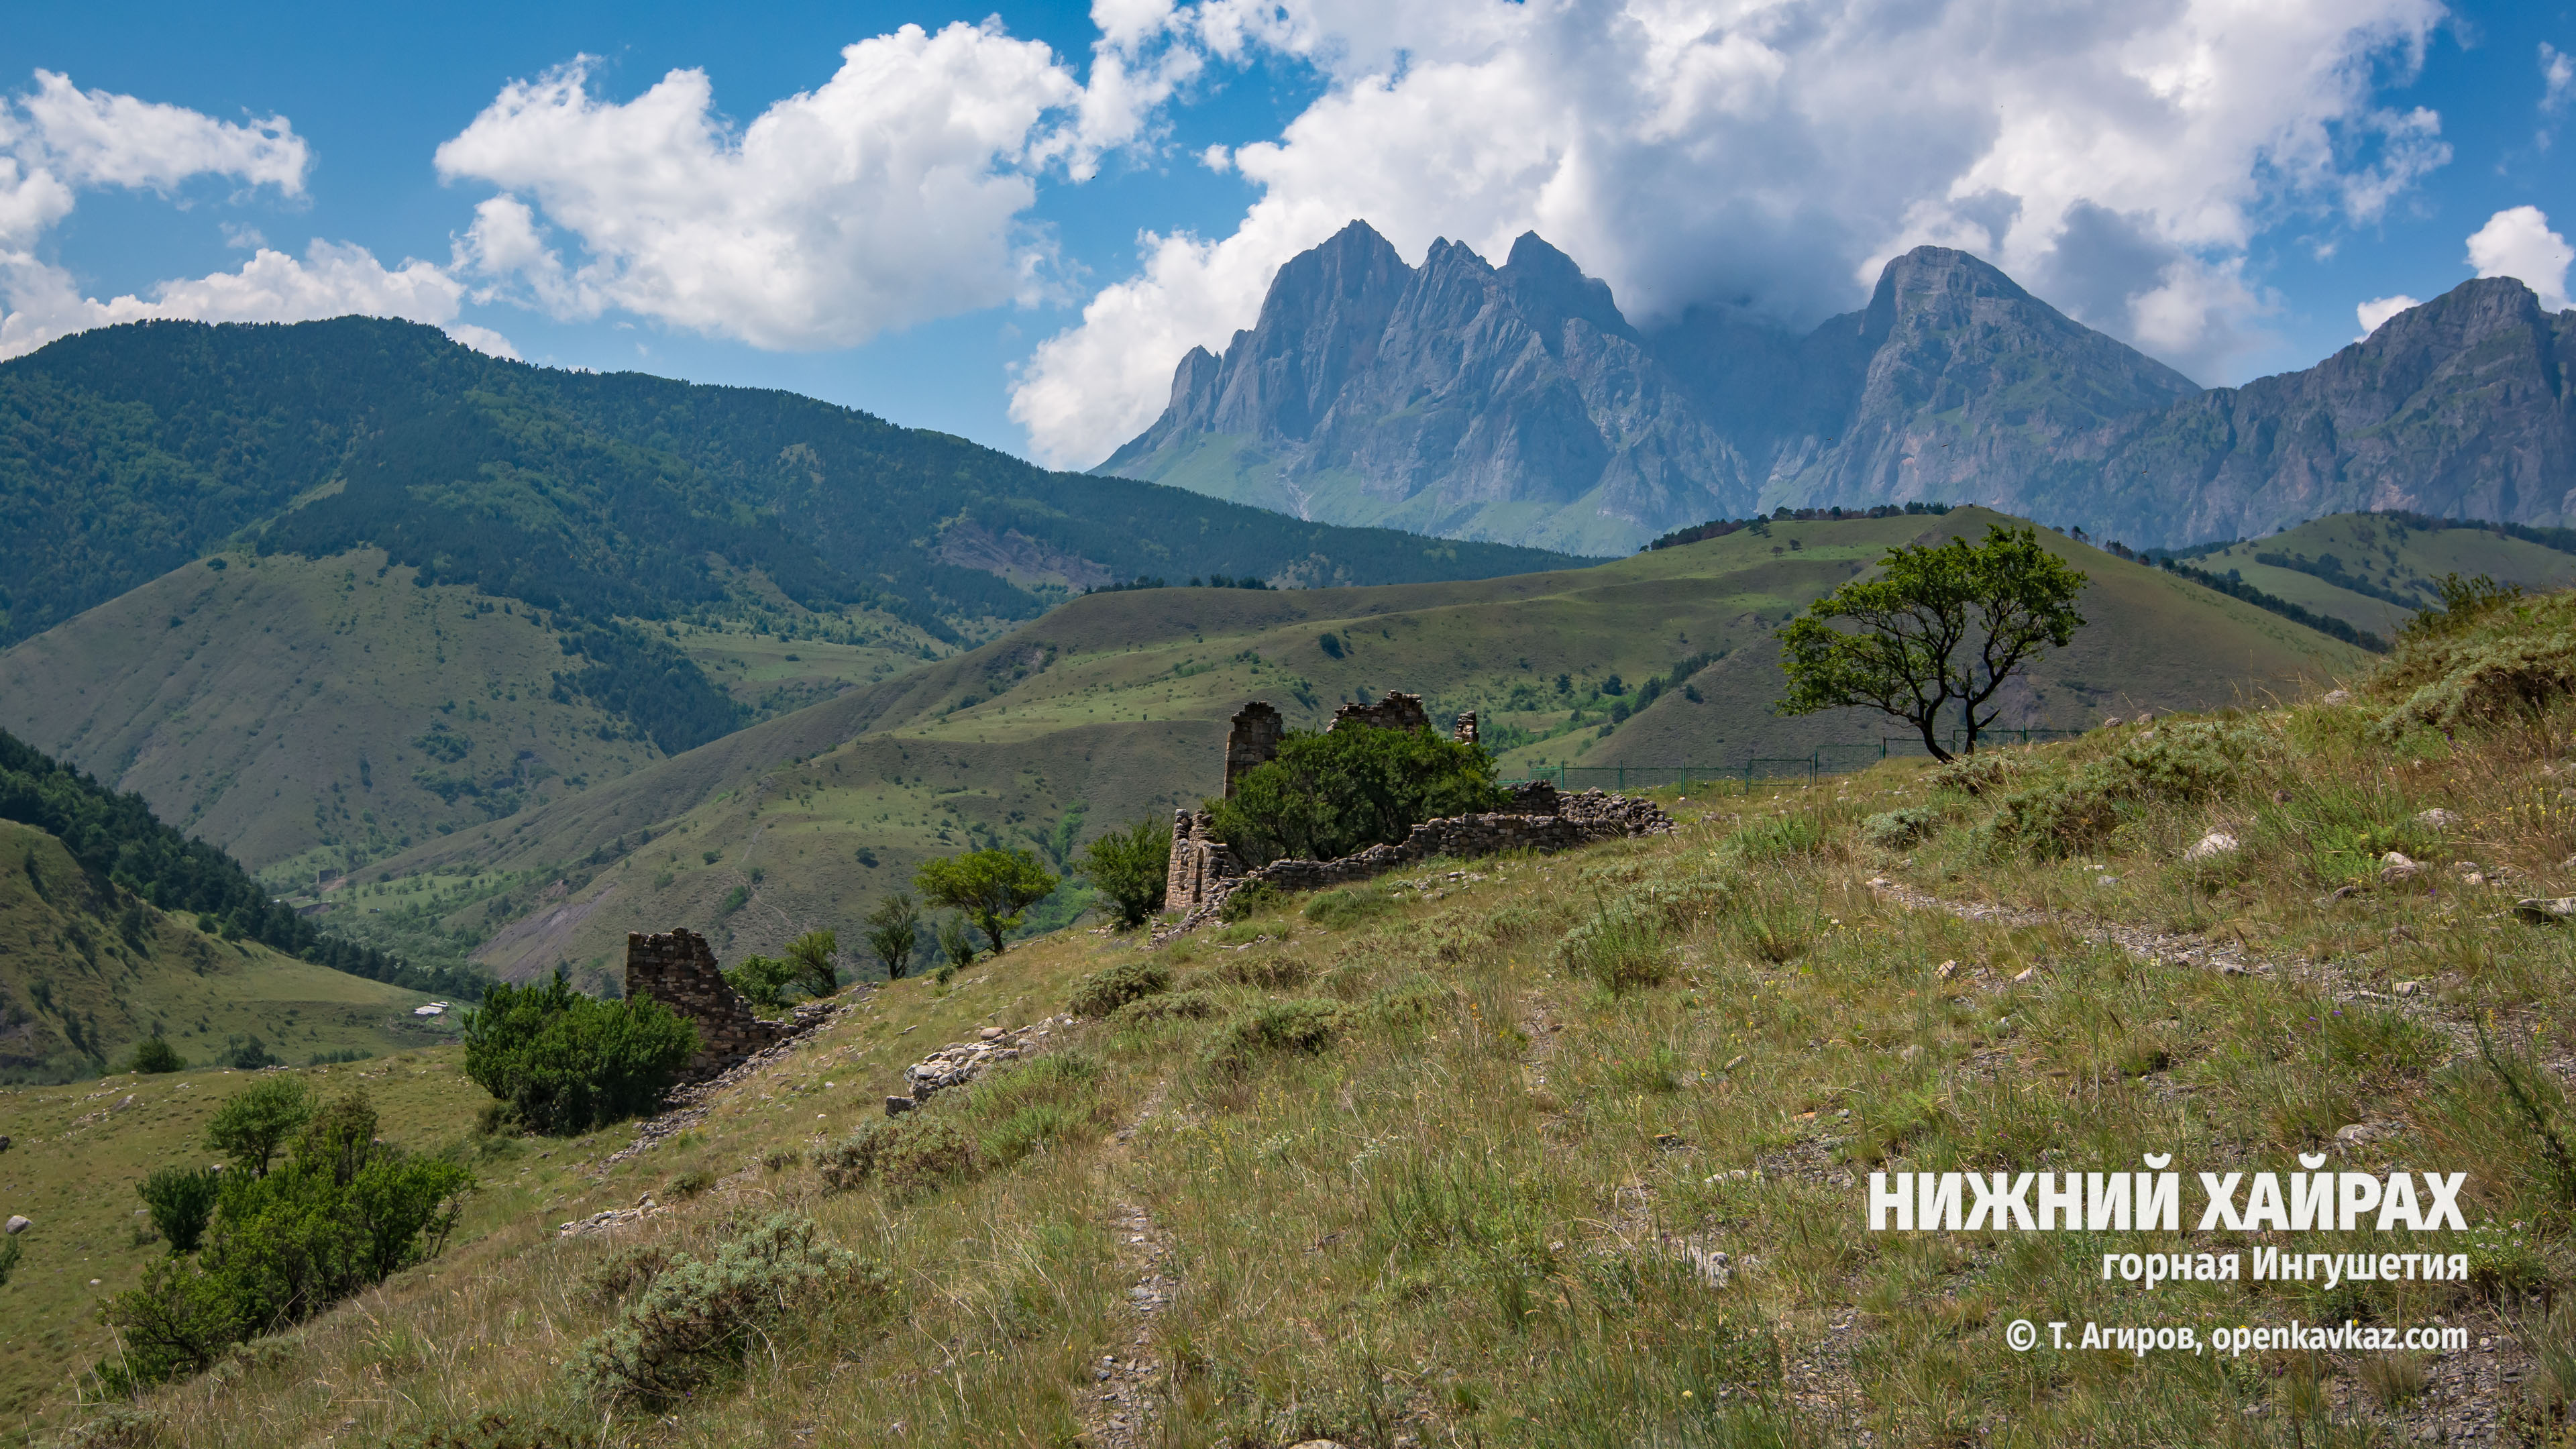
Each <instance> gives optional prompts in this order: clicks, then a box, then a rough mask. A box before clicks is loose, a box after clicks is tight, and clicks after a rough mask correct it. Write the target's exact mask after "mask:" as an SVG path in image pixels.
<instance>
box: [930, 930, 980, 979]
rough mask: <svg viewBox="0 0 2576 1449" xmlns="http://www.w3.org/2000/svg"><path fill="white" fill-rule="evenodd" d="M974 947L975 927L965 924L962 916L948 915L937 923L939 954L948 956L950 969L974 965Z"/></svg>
mask: <svg viewBox="0 0 2576 1449" xmlns="http://www.w3.org/2000/svg"><path fill="white" fill-rule="evenodd" d="M975 949H976V948H975V928H974V927H972V926H970V925H967V924H966V918H965V917H964V916H950V917H949V918H948V919H946V920H944V921H941V922H940V923H939V954H940V955H942V956H945V957H947V958H948V966H949V969H950V970H955V969H956V968H957V967H960V966H972V965H974V964H975ZM942 979H943V980H944V979H946V978H944V977H943V978H942Z"/></svg>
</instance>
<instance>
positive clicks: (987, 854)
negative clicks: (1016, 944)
mask: <svg viewBox="0 0 2576 1449" xmlns="http://www.w3.org/2000/svg"><path fill="white" fill-rule="evenodd" d="M912 883H913V884H914V885H915V886H918V887H919V888H920V890H921V898H922V899H923V900H924V901H927V902H928V903H930V904H931V905H934V906H938V907H941V908H943V909H946V910H952V911H955V912H957V913H958V914H960V915H962V916H964V917H965V918H966V919H967V920H968V921H969V922H971V923H972V924H973V925H974V927H975V929H977V930H979V931H981V932H983V933H984V936H985V939H987V940H989V941H991V942H992V943H993V954H994V955H996V956H999V955H1001V954H1002V938H1003V937H1005V936H1008V935H1009V934H1010V933H1011V932H1013V931H1016V930H1018V929H1019V928H1020V922H1021V921H1022V920H1024V919H1026V913H1027V911H1028V908H1029V907H1031V906H1033V905H1036V904H1037V903H1038V902H1040V901H1042V900H1045V899H1046V898H1047V897H1048V896H1051V895H1053V894H1055V887H1056V879H1055V877H1054V876H1053V875H1050V874H1048V873H1047V868H1046V867H1045V866H1042V865H1040V864H1038V860H1037V857H1036V856H1034V855H1031V854H1029V853H1028V852H1027V851H1025V850H978V851H973V852H970V853H968V854H966V855H954V856H947V857H943V858H941V859H937V860H927V861H923V862H922V864H921V869H920V870H918V871H916V872H915V873H914V874H913V882H912Z"/></svg>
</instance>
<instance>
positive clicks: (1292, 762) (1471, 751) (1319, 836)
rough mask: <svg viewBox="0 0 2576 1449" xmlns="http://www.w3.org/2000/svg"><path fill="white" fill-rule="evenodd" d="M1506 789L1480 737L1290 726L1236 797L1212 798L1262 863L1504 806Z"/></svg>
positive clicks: (1396, 835)
mask: <svg viewBox="0 0 2576 1449" xmlns="http://www.w3.org/2000/svg"><path fill="white" fill-rule="evenodd" d="M1506 798H1507V797H1506V796H1505V794H1504V792H1503V790H1502V789H1501V788H1500V787H1499V786H1497V785H1495V784H1494V759H1493V756H1491V755H1489V754H1487V753H1485V751H1484V750H1483V749H1481V748H1479V747H1478V746H1475V745H1472V744H1468V743H1467V742H1465V741H1463V740H1444V739H1441V738H1440V737H1439V736H1437V735H1434V734H1433V733H1432V732H1431V731H1429V730H1427V729H1424V730H1391V729H1375V728H1371V727H1368V726H1365V725H1345V726H1343V727H1342V728H1340V729H1334V730H1326V731H1324V732H1323V733H1321V734H1304V733H1292V734H1290V735H1289V736H1288V737H1287V738H1286V739H1284V740H1282V741H1280V745H1279V754H1278V756H1277V757H1276V758H1274V759H1272V760H1271V761H1270V762H1269V763H1267V764H1264V765H1262V766H1260V767H1258V768H1256V769H1253V770H1250V771H1247V772H1246V773H1245V774H1244V775H1243V776H1242V778H1240V779H1238V780H1237V781H1236V782H1235V787H1234V794H1233V795H1232V796H1231V797H1229V798H1226V799H1222V800H1209V801H1208V802H1206V803H1207V809H1208V810H1209V812H1210V813H1212V814H1213V815H1214V816H1215V822H1216V830H1217V834H1218V835H1220V836H1221V837H1223V838H1224V840H1225V842H1226V844H1227V845H1229V846H1230V847H1232V848H1233V850H1234V852H1235V854H1237V855H1239V856H1241V857H1243V858H1244V859H1246V860H1247V861H1249V862H1251V863H1252V864H1254V865H1256V866H1258V865H1267V864H1269V863H1270V862H1271V861H1274V860H1283V859H1292V858H1293V859H1301V860H1334V859H1338V858H1340V857H1342V856H1345V855H1349V854H1351V853H1353V852H1355V851H1359V850H1363V849H1365V848H1367V847H1369V846H1371V845H1378V844H1386V845H1393V844H1396V843H1397V842H1399V841H1401V840H1403V839H1404V837H1405V836H1406V835H1407V834H1408V833H1410V832H1411V831H1412V829H1413V827H1414V826H1416V825H1419V824H1421V823H1422V822H1423V821H1425V820H1432V819H1437V818H1439V817H1441V816H1444V815H1465V814H1470V813H1472V812H1476V811H1482V810H1494V809H1499V808H1500V807H1501V806H1502V805H1503V803H1504V801H1505V799H1506Z"/></svg>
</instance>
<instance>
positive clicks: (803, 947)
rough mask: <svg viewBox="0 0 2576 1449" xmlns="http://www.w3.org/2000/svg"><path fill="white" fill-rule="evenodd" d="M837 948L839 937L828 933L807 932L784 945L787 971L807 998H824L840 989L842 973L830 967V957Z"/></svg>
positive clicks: (838, 946)
mask: <svg viewBox="0 0 2576 1449" xmlns="http://www.w3.org/2000/svg"><path fill="white" fill-rule="evenodd" d="M840 949H841V938H840V937H839V936H837V935H835V934H834V933H832V932H830V931H807V932H806V933H805V934H804V935H802V936H799V937H797V938H796V939H795V940H793V941H790V942H788V943H787V963H788V967H789V970H790V971H791V972H792V973H793V977H794V980H795V982H796V984H797V985H799V986H802V987H804V988H805V994H806V995H808V996H813V997H824V996H829V995H831V994H832V993H834V992H836V991H838V990H840V989H841V973H840V972H838V971H836V970H834V969H833V967H832V956H833V954H834V953H835V952H837V951H839V950H840Z"/></svg>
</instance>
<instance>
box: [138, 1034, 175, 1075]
mask: <svg viewBox="0 0 2576 1449" xmlns="http://www.w3.org/2000/svg"><path fill="white" fill-rule="evenodd" d="M187 1068H188V1059H187V1058H186V1057H183V1056H181V1055H179V1052H178V1049H177V1048H175V1047H173V1046H171V1045H170V1043H168V1042H166V1041H164V1040H162V1039H161V1038H160V1037H158V1036H147V1037H145V1038H144V1039H143V1040H141V1041H139V1042H136V1043H135V1044H134V1070H135V1071H138V1072H142V1073H146V1074H147V1075H155V1076H157V1075H159V1074H160V1073H163V1072H180V1071H186V1070H187Z"/></svg>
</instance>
